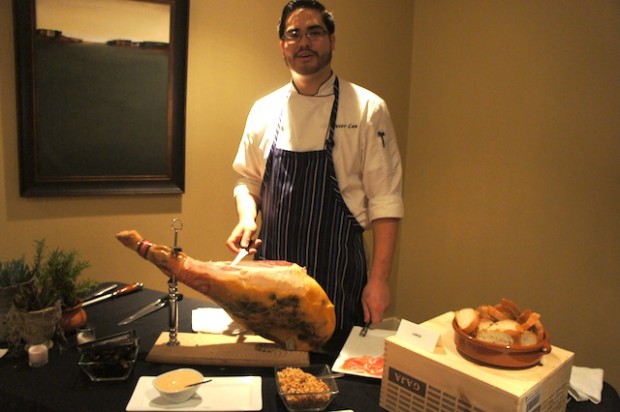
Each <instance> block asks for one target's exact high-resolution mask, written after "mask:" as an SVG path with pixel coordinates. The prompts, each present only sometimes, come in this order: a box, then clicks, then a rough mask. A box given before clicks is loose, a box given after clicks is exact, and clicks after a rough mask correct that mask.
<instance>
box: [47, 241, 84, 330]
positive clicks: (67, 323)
mask: <svg viewBox="0 0 620 412" xmlns="http://www.w3.org/2000/svg"><path fill="white" fill-rule="evenodd" d="M77 257H78V253H77V251H75V250H70V251H64V250H61V249H58V248H57V249H55V250H54V251H52V252H51V253H50V255H49V256H48V257H47V259H46V260H45V263H44V264H43V266H42V267H41V277H42V279H44V282H45V283H46V284H48V285H50V286H51V288H53V289H54V290H55V291H56V293H57V295H58V298H59V299H60V305H61V308H62V311H63V316H62V327H63V329H64V331H65V332H72V331H74V330H75V329H76V328H78V327H79V326H82V325H83V324H84V323H86V311H84V308H82V301H81V299H80V296H82V295H83V294H84V293H85V292H87V291H88V290H90V289H92V288H93V287H94V286H95V284H94V282H93V281H90V280H84V279H80V275H81V274H82V272H83V271H84V269H86V268H88V267H89V266H90V263H89V262H88V261H86V260H78V258H77Z"/></svg>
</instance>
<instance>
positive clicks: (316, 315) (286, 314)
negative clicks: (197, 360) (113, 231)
mask: <svg viewBox="0 0 620 412" xmlns="http://www.w3.org/2000/svg"><path fill="white" fill-rule="evenodd" d="M116 238H117V239H118V240H119V241H121V243H123V244H124V245H125V246H127V247H128V248H130V249H133V250H134V251H136V252H137V253H138V254H139V255H141V256H142V257H144V258H145V259H147V260H148V261H150V262H151V263H153V264H155V266H157V267H158V268H159V269H160V270H161V271H162V272H163V273H164V274H166V275H167V276H168V277H171V276H172V275H173V274H174V275H175V276H176V279H177V280H178V281H179V282H181V283H184V284H186V285H187V286H189V287H191V288H192V289H195V290H197V291H199V292H201V293H203V294H204V295H206V296H208V297H209V298H211V299H213V300H214V301H215V302H216V303H218V304H219V305H220V306H221V307H222V308H224V310H226V312H227V313H228V314H229V315H230V317H231V318H233V320H235V321H236V322H237V323H239V324H241V325H243V326H245V327H246V328H248V329H250V330H252V331H253V332H255V333H256V334H258V335H260V336H262V337H264V338H266V339H269V340H273V341H274V342H276V343H277V344H279V345H280V346H282V347H285V348H286V349H293V350H302V351H304V350H313V349H317V348H319V347H321V346H322V345H323V344H324V343H325V342H327V341H328V340H329V338H330V337H331V336H332V334H333V332H334V328H335V325H336V313H335V311H334V305H333V304H332V302H331V301H330V300H329V298H328V297H327V295H326V294H325V291H324V290H323V289H322V288H321V286H320V285H319V284H318V283H317V282H316V281H315V280H314V279H313V278H312V277H311V276H308V274H307V273H306V271H305V270H304V269H303V268H302V267H300V266H298V265H296V264H294V263H290V262H285V261H242V262H240V263H239V264H238V265H236V266H234V267H230V266H229V265H228V262H203V261H199V260H196V259H193V258H191V257H189V256H187V255H186V254H185V253H183V252H178V253H176V254H175V253H173V251H172V249H171V248H169V247H167V246H163V245H156V244H153V243H151V242H149V241H146V240H144V238H143V237H142V236H140V234H139V233H138V232H136V231H133V230H130V231H123V232H121V233H119V234H117V235H116Z"/></svg>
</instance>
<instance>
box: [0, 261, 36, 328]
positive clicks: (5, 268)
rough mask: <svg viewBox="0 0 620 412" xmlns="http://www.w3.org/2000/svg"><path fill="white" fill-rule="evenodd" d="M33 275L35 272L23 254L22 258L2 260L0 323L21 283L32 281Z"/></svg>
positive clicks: (0, 264) (0, 265)
mask: <svg viewBox="0 0 620 412" xmlns="http://www.w3.org/2000/svg"><path fill="white" fill-rule="evenodd" d="M32 275H33V272H32V270H31V269H30V267H29V266H28V264H27V263H26V259H25V258H24V257H23V256H22V257H21V258H20V259H13V260H8V261H5V262H0V325H1V324H2V323H3V322H4V317H5V316H6V314H7V312H8V311H9V309H10V308H11V305H12V303H13V297H14V296H15V294H16V293H17V291H18V290H19V287H20V285H23V284H25V283H26V282H32V281H33V276H32Z"/></svg>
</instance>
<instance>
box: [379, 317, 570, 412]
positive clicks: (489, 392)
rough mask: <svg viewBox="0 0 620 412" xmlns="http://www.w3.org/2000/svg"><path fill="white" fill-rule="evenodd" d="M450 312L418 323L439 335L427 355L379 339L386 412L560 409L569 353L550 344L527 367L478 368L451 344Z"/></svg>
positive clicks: (397, 341) (392, 339) (403, 344)
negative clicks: (382, 350)
mask: <svg viewBox="0 0 620 412" xmlns="http://www.w3.org/2000/svg"><path fill="white" fill-rule="evenodd" d="M453 317H454V312H447V313H444V314H443V315H441V316H438V317H436V318H433V319H431V320H429V321H426V322H424V323H422V326H424V327H426V328H429V329H432V330H435V331H437V332H439V333H440V339H439V342H438V344H437V346H436V347H435V350H434V352H433V353H431V352H428V351H426V350H424V349H421V348H418V347H415V346H413V345H411V344H409V343H408V342H405V341H403V340H401V339H398V338H397V337H395V336H391V337H388V338H386V339H385V354H384V357H385V366H384V369H383V380H382V382H381V398H380V405H381V406H382V407H383V408H385V409H387V410H388V411H390V412H397V411H398V412H401V411H439V412H444V411H476V412H501V411H510V412H515V411H516V412H557V411H565V410H566V399H567V396H568V383H569V379H570V373H571V367H572V363H573V357H574V354H573V353H572V352H569V351H566V350H564V349H561V348H558V347H556V346H552V349H551V352H550V353H548V354H545V355H543V358H542V359H541V364H540V365H536V366H533V367H531V368H527V369H504V368H495V367H491V366H483V365H479V364H476V363H474V362H472V361H469V360H467V359H465V358H464V357H463V356H461V355H460V354H459V352H458V351H457V349H456V345H455V343H454V330H453V329H452V319H453Z"/></svg>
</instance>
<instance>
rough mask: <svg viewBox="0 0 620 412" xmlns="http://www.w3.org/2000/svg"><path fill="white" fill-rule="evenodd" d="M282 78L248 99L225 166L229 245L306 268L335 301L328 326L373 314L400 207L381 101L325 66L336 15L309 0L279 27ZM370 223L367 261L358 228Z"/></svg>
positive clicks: (384, 285) (379, 311)
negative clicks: (232, 208) (230, 188)
mask: <svg viewBox="0 0 620 412" xmlns="http://www.w3.org/2000/svg"><path fill="white" fill-rule="evenodd" d="M278 34H279V38H280V49H281V50H282V56H283V57H284V61H285V63H286V65H287V66H288V68H289V70H290V72H291V76H292V79H291V82H290V83H288V84H286V85H285V86H284V87H282V88H280V89H278V90H276V91H274V92H273V93H271V94H269V95H267V96H265V97H263V98H261V99H260V100H258V101H257V102H256V103H255V104H254V106H253V107H252V109H251V111H250V113H249V115H248V119H247V122H246V126H245V130H244V133H243V136H242V138H241V143H240V145H239V149H238V152H237V155H236V157H235V159H234V162H233V169H234V170H235V171H236V172H237V173H238V174H239V176H240V177H239V179H238V181H237V183H236V186H235V188H234V198H235V202H236V206H237V213H238V217H239V222H238V224H237V225H236V226H235V228H234V229H233V230H232V232H231V235H230V237H229V238H228V240H227V246H228V248H229V249H230V250H231V251H232V252H234V253H237V252H238V251H239V249H240V248H241V247H246V246H248V244H249V242H250V239H252V238H253V237H255V234H256V232H257V230H258V225H257V217H258V216H259V213H260V217H261V227H260V232H259V233H258V238H257V239H256V241H255V242H254V243H253V244H252V246H251V248H250V252H251V253H256V256H255V258H256V259H268V260H287V261H289V262H295V263H297V264H299V265H300V266H303V267H306V269H307V272H308V274H310V275H311V276H313V277H314V278H315V279H316V280H317V281H318V282H319V284H320V285H321V286H322V287H323V289H325V291H326V292H327V294H328V296H329V297H330V299H331V300H332V302H333V303H334V306H335V308H336V319H337V325H336V326H337V330H339V331H341V332H343V333H348V331H349V330H350V329H351V327H352V326H354V325H361V324H363V323H366V322H370V321H372V322H373V323H377V322H380V321H381V320H382V319H383V316H384V313H385V311H386V309H387V308H388V306H389V304H390V291H389V283H388V278H389V275H390V270H391V265H392V260H393V255H394V248H395V243H396V238H397V234H398V227H399V221H400V219H401V218H402V216H403V213H404V206H403V199H402V167H401V160H400V154H399V150H398V146H397V141H396V137H395V135H394V127H393V125H392V121H391V119H390V115H389V112H388V108H387V105H386V103H385V102H384V101H383V100H382V99H381V98H380V97H378V96H377V95H375V94H374V93H372V92H370V91H368V90H366V89H364V88H362V87H360V86H357V85H355V84H353V83H350V82H348V81H346V80H343V79H340V78H339V77H338V76H337V75H336V74H335V73H334V72H333V70H332V67H331V60H332V53H333V52H334V50H335V45H336V37H335V24H334V20H333V16H332V14H331V13H330V12H329V11H328V10H326V9H325V7H324V6H323V5H322V4H321V3H319V2H318V1H307V0H300V1H291V2H289V3H288V4H287V5H286V6H285V7H284V9H283V11H282V16H281V19H280V22H279V25H278ZM366 229H370V230H372V233H373V250H372V259H371V260H370V262H371V265H370V269H368V267H367V258H366V254H365V250H364V242H363V237H362V235H363V233H364V231H365V230H366Z"/></svg>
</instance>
